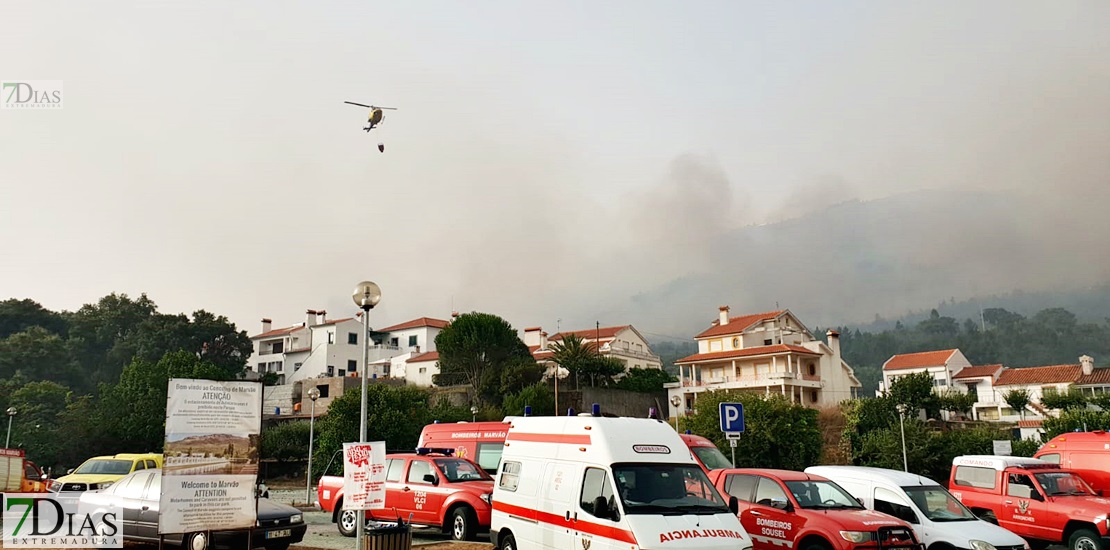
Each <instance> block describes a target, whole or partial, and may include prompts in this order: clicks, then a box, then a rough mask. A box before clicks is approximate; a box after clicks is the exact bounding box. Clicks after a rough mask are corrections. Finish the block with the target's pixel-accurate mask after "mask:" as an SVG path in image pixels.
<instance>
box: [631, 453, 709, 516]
mask: <svg viewBox="0 0 1110 550" xmlns="http://www.w3.org/2000/svg"><path fill="white" fill-rule="evenodd" d="M613 477H614V478H615V479H616V482H617V491H618V493H619V494H620V498H621V502H623V503H624V511H625V513H626V514H664V515H671V514H673V515H685V514H720V513H728V505H727V504H726V503H725V501H724V499H722V498H721V495H720V494H719V493H718V492H717V490H716V489H714V488H713V484H712V483H710V482H709V478H707V477H706V476H705V472H704V471H702V469H701V468H699V467H698V466H697V465H696V464H614V465H613Z"/></svg>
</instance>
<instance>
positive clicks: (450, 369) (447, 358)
mask: <svg viewBox="0 0 1110 550" xmlns="http://www.w3.org/2000/svg"><path fill="white" fill-rule="evenodd" d="M436 349H437V350H438V351H439V374H437V375H435V377H434V380H433V381H434V382H435V384H436V385H437V386H448V385H456V384H464V385H468V386H470V388H471V390H472V391H473V392H474V395H475V396H476V399H477V400H478V401H479V403H490V404H494V405H500V403H501V397H502V394H501V384H502V374H503V372H504V371H505V369H506V368H507V367H510V366H517V365H520V364H521V363H526V362H527V361H529V360H531V361H533V362H534V361H535V360H534V359H533V358H532V353H531V352H530V351H529V350H528V346H526V345H524V342H522V341H521V340H520V337H519V336H517V332H516V330H514V329H513V326H512V325H510V324H509V322H508V321H506V320H504V319H502V318H501V317H498V316H496V315H492V314H489V313H477V312H473V313H466V314H463V315H460V316H459V317H458V318H456V319H455V320H454V321H452V322H451V324H449V325H447V327H446V328H444V329H443V330H442V331H441V332H440V333H439V335H438V336H436Z"/></svg>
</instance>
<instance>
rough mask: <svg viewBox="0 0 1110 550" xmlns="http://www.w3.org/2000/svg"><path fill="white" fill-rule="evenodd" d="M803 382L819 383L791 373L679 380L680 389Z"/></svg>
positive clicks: (814, 377)
mask: <svg viewBox="0 0 1110 550" xmlns="http://www.w3.org/2000/svg"><path fill="white" fill-rule="evenodd" d="M799 378H800V379H801V380H805V381H808V382H820V381H821V377H820V376H809V375H797V374H796V373H793V372H771V373H765V374H755V375H745V376H714V377H708V376H707V377H703V378H702V379H701V380H695V379H693V378H682V379H681V380H680V382H681V387H697V386H715V385H720V384H737V385H740V386H758V385H776V386H777V385H779V384H782V383H783V382H784V381H786V380H796V379H799Z"/></svg>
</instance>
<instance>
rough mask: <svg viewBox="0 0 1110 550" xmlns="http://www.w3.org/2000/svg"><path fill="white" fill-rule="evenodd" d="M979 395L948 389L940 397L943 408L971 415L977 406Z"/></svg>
mask: <svg viewBox="0 0 1110 550" xmlns="http://www.w3.org/2000/svg"><path fill="white" fill-rule="evenodd" d="M976 399H977V396H976V395H975V394H972V393H964V392H961V391H956V390H948V391H946V392H944V393H942V394H941V395H940V397H939V398H938V401H939V404H940V408H941V410H945V411H949V412H954V413H960V414H965V415H969V414H971V408H972V407H974V406H975V401H976Z"/></svg>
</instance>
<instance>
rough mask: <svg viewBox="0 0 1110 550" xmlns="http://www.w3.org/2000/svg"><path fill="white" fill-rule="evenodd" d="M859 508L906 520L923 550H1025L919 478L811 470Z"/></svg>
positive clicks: (875, 471)
mask: <svg viewBox="0 0 1110 550" xmlns="http://www.w3.org/2000/svg"><path fill="white" fill-rule="evenodd" d="M805 472H806V473H807V474H814V475H819V476H822V477H825V478H828V479H831V480H833V481H835V482H836V483H837V484H838V485H840V486H841V487H843V488H844V489H845V490H847V491H848V492H849V493H851V494H852V496H854V497H856V498H858V499H860V501H862V502H863V505H864V506H865V507H867V508H870V509H872V510H875V511H877V512H884V513H887V514H890V515H892V516H894V517H896V518H899V519H902V520H905V521H907V522H909V524H910V525H912V526H913V529H914V531H915V532H916V533H917V538H918V540H920V541H921V542H922V543H923V544H924V545H925V548H926V549H927V550H940V549H944V548H948V549H949V550H951V549H952V548H970V549H971V550H1028V549H1029V545H1028V544H1027V543H1026V542H1025V539H1023V538H1021V537H1019V536H1018V535H1015V534H1014V533H1011V532H1010V531H1007V530H1006V529H1003V528H1002V527H999V526H997V525H994V524H993V523H989V522H986V521H983V520H981V519H979V518H978V517H976V516H975V514H973V513H972V512H971V510H968V509H967V507H966V506H964V505H963V504H962V503H960V501H959V500H957V499H956V497H953V496H952V494H951V493H949V492H948V490H947V489H945V488H944V487H942V486H941V485H940V484H939V483H937V482H935V481H933V480H931V479H929V478H927V477H923V476H919V475H917V474H911V473H908V472H901V471H898V470H887V469H885V468H869V467H864V466H810V467H809V468H806V469H805Z"/></svg>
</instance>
